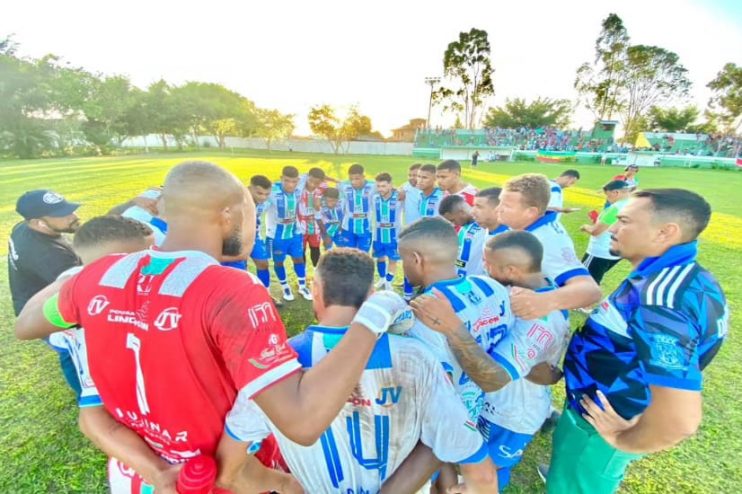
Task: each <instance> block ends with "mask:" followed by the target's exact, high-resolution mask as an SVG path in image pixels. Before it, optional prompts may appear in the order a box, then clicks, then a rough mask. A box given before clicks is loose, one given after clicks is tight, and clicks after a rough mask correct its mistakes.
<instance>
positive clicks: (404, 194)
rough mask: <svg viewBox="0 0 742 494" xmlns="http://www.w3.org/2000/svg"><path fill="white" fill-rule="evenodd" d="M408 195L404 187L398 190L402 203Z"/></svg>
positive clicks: (398, 197) (398, 196)
mask: <svg viewBox="0 0 742 494" xmlns="http://www.w3.org/2000/svg"><path fill="white" fill-rule="evenodd" d="M406 195H407V194H406V193H405V191H404V189H403V188H402V187H400V188H398V189H397V199H399V200H400V201H404V198H405V196H406Z"/></svg>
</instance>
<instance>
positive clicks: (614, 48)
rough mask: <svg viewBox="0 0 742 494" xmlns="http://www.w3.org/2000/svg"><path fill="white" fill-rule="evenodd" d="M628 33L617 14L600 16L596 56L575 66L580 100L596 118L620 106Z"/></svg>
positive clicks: (576, 84)
mask: <svg viewBox="0 0 742 494" xmlns="http://www.w3.org/2000/svg"><path fill="white" fill-rule="evenodd" d="M628 46H629V34H628V32H627V31H626V28H625V27H624V25H623V21H622V20H621V18H620V17H619V16H618V15H616V14H613V13H611V14H609V15H608V17H606V18H605V19H603V22H602V24H601V31H600V34H599V35H598V38H597V39H596V40H595V60H594V61H593V63H592V64H591V63H588V62H586V63H583V64H582V65H580V67H579V68H578V69H577V77H576V79H575V83H574V87H575V89H576V90H577V92H578V94H579V98H580V100H581V101H582V103H583V104H584V105H585V107H586V108H588V109H589V110H590V111H592V113H593V115H595V118H596V120H604V119H609V120H610V119H612V118H613V115H614V114H615V113H616V112H617V111H618V110H619V109H620V108H621V98H620V95H621V92H622V89H623V78H622V77H621V74H622V72H623V67H624V64H625V61H626V49H627V48H628Z"/></svg>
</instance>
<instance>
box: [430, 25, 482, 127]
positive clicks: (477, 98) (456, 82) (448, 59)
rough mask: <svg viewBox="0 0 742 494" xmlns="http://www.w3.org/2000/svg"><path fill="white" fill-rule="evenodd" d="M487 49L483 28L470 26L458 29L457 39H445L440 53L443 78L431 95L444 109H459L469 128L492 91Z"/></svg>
mask: <svg viewBox="0 0 742 494" xmlns="http://www.w3.org/2000/svg"><path fill="white" fill-rule="evenodd" d="M490 53H491V47H490V42H489V39H488V37H487V31H484V30H481V29H476V28H472V29H471V30H470V31H469V32H461V33H459V39H458V40H456V41H453V42H451V43H449V45H448V47H447V48H446V51H445V52H444V54H443V74H444V76H445V79H444V82H443V83H442V85H441V87H440V88H438V89H437V90H436V91H435V92H434V93H433V98H434V100H435V101H436V102H438V103H443V104H444V109H445V110H446V111H452V112H455V113H456V114H457V115H458V114H462V113H463V117H464V119H463V123H464V125H465V126H466V127H467V128H469V129H473V128H474V126H475V125H476V124H477V123H478V120H477V117H478V115H479V110H481V109H482V107H483V106H484V104H485V103H486V102H487V98H489V97H490V96H492V95H494V94H495V85H494V81H493V77H492V76H493V74H494V72H495V71H494V69H493V68H492V61H491V60H490Z"/></svg>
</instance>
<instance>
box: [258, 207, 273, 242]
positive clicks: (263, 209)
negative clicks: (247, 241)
mask: <svg viewBox="0 0 742 494" xmlns="http://www.w3.org/2000/svg"><path fill="white" fill-rule="evenodd" d="M270 205H271V200H270V198H268V199H267V200H266V201H265V202H261V203H260V204H256V205H255V239H256V240H265V236H264V235H263V236H261V235H260V230H261V229H262V228H261V226H262V225H263V215H264V214H265V212H266V211H267V210H268V208H269V207H270Z"/></svg>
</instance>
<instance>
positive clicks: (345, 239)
mask: <svg viewBox="0 0 742 494" xmlns="http://www.w3.org/2000/svg"><path fill="white" fill-rule="evenodd" d="M338 189H339V190H340V200H341V201H342V203H343V226H342V230H341V232H340V239H341V242H342V243H341V244H340V245H341V246H342V247H354V248H356V249H360V250H362V251H364V252H368V250H369V249H370V248H371V199H372V198H373V196H374V194H375V193H376V186H375V184H374V183H373V182H372V181H370V180H366V175H365V170H364V169H363V166H362V165H359V164H358V163H356V164H353V165H351V166H350V168H349V169H348V180H347V181H345V182H341V183H340V185H339V186H338Z"/></svg>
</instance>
